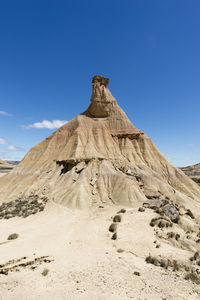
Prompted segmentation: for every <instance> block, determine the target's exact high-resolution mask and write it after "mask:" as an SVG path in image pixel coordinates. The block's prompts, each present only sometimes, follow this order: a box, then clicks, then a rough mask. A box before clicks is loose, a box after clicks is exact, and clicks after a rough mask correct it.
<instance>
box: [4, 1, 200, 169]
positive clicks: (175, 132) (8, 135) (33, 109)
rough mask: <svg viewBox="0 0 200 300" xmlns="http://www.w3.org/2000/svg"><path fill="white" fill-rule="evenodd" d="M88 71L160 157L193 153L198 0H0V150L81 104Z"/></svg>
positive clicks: (13, 153)
mask: <svg viewBox="0 0 200 300" xmlns="http://www.w3.org/2000/svg"><path fill="white" fill-rule="evenodd" d="M95 74H101V75H104V76H107V77H109V78H110V84H109V88H110V90H111V92H112V94H113V96H114V97H116V99H117V101H118V103H119V105H120V106H121V107H122V108H123V109H124V110H125V112H126V113H127V115H128V117H129V118H130V120H131V121H132V122H133V123H134V125H135V126H136V127H137V128H139V129H141V130H143V131H144V132H145V133H147V134H148V135H149V136H150V137H151V139H152V140H153V142H154V143H155V144H156V145H157V147H158V148H159V150H160V151H161V152H162V153H163V154H164V155H165V156H166V157H167V158H168V159H169V161H170V162H172V163H173V164H175V165H176V166H186V165H190V164H194V163H198V162H200V122H199V112H200V2H199V0H196V1H195V0H193V1H189V0H187V1H185V0H180V1H179V0H168V1H160V0H151V1H149V0H123V1H119V0H101V1H95V0H93V1H92V0H91V1H89V0H84V1H83V0H77V1H75V0H73V1H60V0H56V1H50V0H48V1H45V0H40V1H38V0H34V1H31V0H28V1H27V0H26V1H21V0H18V1H12V0H9V1H0V158H2V159H10V160H12V159H13V160H18V159H20V158H22V157H23V156H24V155H25V153H26V152H27V151H28V150H29V149H30V148H31V147H33V146H34V145H35V144H37V143H38V142H40V141H42V140H43V139H44V138H45V137H47V136H48V135H50V134H51V133H52V132H53V131H55V130H56V127H58V126H60V125H61V124H62V123H63V122H64V121H69V120H71V119H72V118H73V117H75V116H76V115H77V114H78V113H80V112H82V111H84V110H85V109H86V108H87V106H88V105H89V100H90V96H91V78H92V76H93V75H95ZM44 120H46V121H47V122H44ZM53 120H58V121H57V122H53ZM35 123H39V124H35ZM38 127H39V128H38ZM40 127H43V128H40ZM44 127H49V128H51V129H48V128H44Z"/></svg>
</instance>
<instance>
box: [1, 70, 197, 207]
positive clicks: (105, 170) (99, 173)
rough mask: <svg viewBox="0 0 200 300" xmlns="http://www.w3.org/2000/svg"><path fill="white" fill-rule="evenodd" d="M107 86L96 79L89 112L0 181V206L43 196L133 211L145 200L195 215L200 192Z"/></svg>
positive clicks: (70, 203) (78, 204) (79, 204)
mask: <svg viewBox="0 0 200 300" xmlns="http://www.w3.org/2000/svg"><path fill="white" fill-rule="evenodd" d="M107 83H108V81H106V79H105V78H103V77H101V76H95V77H94V78H93V93H92V97H91V104H90V106H89V108H88V109H87V110H86V111H85V112H84V113H82V114H79V115H78V116H76V117H75V118H74V119H73V120H71V121H70V122H69V123H67V124H65V125H64V126H62V127H61V128H60V129H58V130H57V131H56V132H54V133H53V134H52V135H51V136H49V137H48V138H46V139H45V140H44V141H42V142H41V143H39V144H38V145H36V146H35V147H33V148H32V149H31V150H30V151H29V152H28V154H27V155H26V156H25V157H24V159H23V160H22V161H21V162H20V164H19V165H17V166H16V167H15V169H14V170H13V171H12V172H11V173H9V174H8V175H6V176H3V177H2V178H1V179H0V195H1V201H2V202H8V201H11V200H12V201H14V200H16V199H19V198H20V199H21V198H22V197H26V199H27V197H29V196H31V197H33V195H36V197H39V198H40V197H41V198H42V197H43V196H44V195H45V197H47V198H48V199H49V200H53V201H54V202H56V203H59V204H62V205H65V206H68V207H74V208H87V207H90V206H92V205H100V204H101V203H107V204H117V205H122V204H123V205H126V206H131V207H134V206H137V205H138V204H140V203H143V202H145V201H146V200H147V198H148V199H149V198H157V199H160V200H164V199H166V198H167V199H170V201H173V202H175V203H176V202H178V203H179V205H185V203H187V207H189V208H191V209H192V210H195V211H196V210H197V208H198V207H199V199H200V189H199V187H198V186H197V185H196V184H195V183H194V182H193V181H192V180H190V179H189V178H188V177H187V176H186V175H185V174H184V173H183V172H182V171H181V170H179V169H176V168H175V167H174V166H172V165H171V164H170V163H169V162H168V161H167V160H166V159H165V158H164V157H163V155H162V154H161V153H160V152H159V151H158V149H157V148H156V147H155V145H154V144H153V142H152V141H151V139H150V138H149V137H148V136H147V135H146V134H144V133H143V132H141V131H140V130H138V129H137V128H136V127H135V126H134V125H133V124H132V123H131V122H130V121H129V119H128V118H127V116H126V114H125V113H124V112H123V111H122V109H121V108H120V107H119V106H118V104H117V102H116V100H115V98H114V97H113V96H112V95H111V93H110V91H109V89H108V88H107Z"/></svg>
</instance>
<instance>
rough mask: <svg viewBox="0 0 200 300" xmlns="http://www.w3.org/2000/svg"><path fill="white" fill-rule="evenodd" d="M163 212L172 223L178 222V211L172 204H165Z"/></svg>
mask: <svg viewBox="0 0 200 300" xmlns="http://www.w3.org/2000/svg"><path fill="white" fill-rule="evenodd" d="M163 211H164V213H165V215H166V216H167V217H169V218H170V220H171V221H172V222H173V223H177V222H178V220H179V219H180V215H179V213H178V210H177V209H176V207H175V206H174V205H173V204H167V205H166V206H165V207H164V208H163Z"/></svg>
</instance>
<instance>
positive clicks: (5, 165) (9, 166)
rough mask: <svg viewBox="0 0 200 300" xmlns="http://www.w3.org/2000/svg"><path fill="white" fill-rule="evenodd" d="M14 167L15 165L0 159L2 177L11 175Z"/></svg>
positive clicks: (0, 174)
mask: <svg viewBox="0 0 200 300" xmlns="http://www.w3.org/2000/svg"><path fill="white" fill-rule="evenodd" d="M14 166H15V165H14V164H11V163H8V162H6V161H4V160H1V159H0V177H1V176H3V175H4V174H7V173H9V172H10V171H11V170H12V169H13V168H14Z"/></svg>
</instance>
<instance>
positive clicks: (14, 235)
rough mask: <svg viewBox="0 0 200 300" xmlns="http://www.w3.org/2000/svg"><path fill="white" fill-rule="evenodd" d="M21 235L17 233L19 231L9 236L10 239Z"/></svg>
mask: <svg viewBox="0 0 200 300" xmlns="http://www.w3.org/2000/svg"><path fill="white" fill-rule="evenodd" d="M18 237H19V234H17V233H12V234H10V235H9V236H8V238H7V239H8V240H15V239H17V238H18Z"/></svg>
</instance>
